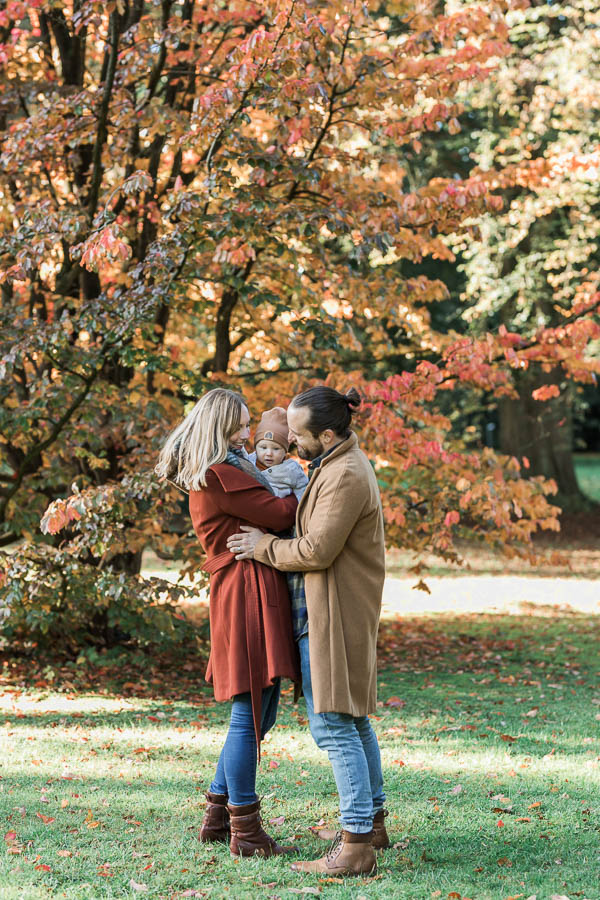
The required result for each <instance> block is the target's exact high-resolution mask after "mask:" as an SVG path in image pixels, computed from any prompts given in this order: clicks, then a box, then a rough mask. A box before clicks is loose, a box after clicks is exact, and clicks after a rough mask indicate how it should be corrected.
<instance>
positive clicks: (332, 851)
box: [327, 831, 342, 862]
mask: <svg viewBox="0 0 600 900" xmlns="http://www.w3.org/2000/svg"><path fill="white" fill-rule="evenodd" d="M341 843H342V832H341V831H338V832H336V835H335V837H334V839H333V843H332V845H331V847H330V848H329V850H328V851H327V862H332V861H333V860H334V859H335V857H336V856H337V853H338V850H339V847H340V844H341Z"/></svg>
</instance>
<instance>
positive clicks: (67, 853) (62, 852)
mask: <svg viewBox="0 0 600 900" xmlns="http://www.w3.org/2000/svg"><path fill="white" fill-rule="evenodd" d="M56 855H57V856H73V854H72V853H71V851H70V850H57V851H56Z"/></svg>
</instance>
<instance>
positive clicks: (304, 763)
mask: <svg viewBox="0 0 600 900" xmlns="http://www.w3.org/2000/svg"><path fill="white" fill-rule="evenodd" d="M599 624H600V622H599V621H598V619H596V618H592V617H583V616H578V615H572V616H565V615H561V616H556V615H545V614H544V610H542V611H541V614H540V615H536V616H535V617H512V618H511V617H500V616H496V617H494V616H485V617H484V616H464V617H454V618H450V617H441V616H438V617H436V618H433V617H432V618H422V619H417V618H407V619H403V620H400V619H398V620H390V621H387V622H385V623H384V626H383V629H382V635H381V656H382V663H383V667H382V671H381V675H380V683H379V695H380V701H379V702H380V706H379V710H378V715H377V716H376V717H375V718H374V725H375V728H376V730H377V732H378V735H379V738H380V741H381V749H382V754H383V763H384V770H385V776H386V787H387V792H388V807H389V809H390V817H389V819H388V827H389V831H390V832H391V835H392V838H393V842H394V848H393V849H391V850H389V851H387V852H385V853H383V854H380V857H379V872H378V875H377V876H376V878H372V879H364V880H363V879H358V880H355V879H348V880H346V881H343V880H334V881H328V880H325V879H319V878H317V877H314V876H304V877H301V876H298V875H296V874H295V873H293V872H291V871H290V870H289V861H288V860H286V861H284V860H281V859H274V860H259V859H248V860H232V859H231V858H230V856H229V852H228V850H227V848H226V847H224V846H220V845H203V844H200V843H199V842H198V840H197V831H198V825H199V822H200V819H201V816H202V806H203V791H204V790H205V789H206V787H207V785H208V783H209V781H210V778H211V775H212V772H213V769H214V765H215V762H216V759H217V755H218V752H219V749H220V746H221V744H222V741H223V738H224V734H225V728H226V720H227V713H228V706H227V705H226V704H214V703H213V702H212V700H211V694H210V692H209V691H208V690H207V689H206V686H204V685H203V684H202V681H201V676H200V670H199V668H198V664H197V663H195V662H194V661H189V662H187V663H186V662H183V663H182V664H180V666H179V667H178V668H174V667H171V668H170V669H169V670H165V669H164V668H161V666H160V665H159V663H158V662H156V661H155V662H154V663H149V664H148V665H147V667H146V668H145V669H137V670H136V669H134V668H132V666H130V665H129V666H127V667H125V669H123V670H121V669H120V668H119V667H118V666H117V665H113V666H108V665H107V666H104V667H102V668H91V667H85V666H83V665H80V666H75V665H73V666H64V667H63V668H62V669H59V668H51V667H47V668H44V666H43V665H41V664H40V665H39V666H37V667H36V666H34V665H33V664H30V665H24V664H23V663H22V662H19V661H13V660H10V659H6V660H5V661H4V669H3V672H4V676H3V679H2V681H1V682H0V689H1V691H2V694H1V696H0V703H1V704H2V709H1V710H0V725H1V726H2V727H1V728H0V742H1V743H0V761H1V763H0V775H1V779H0V802H1V806H0V815H1V817H2V825H3V829H2V836H3V838H4V839H3V841H2V843H3V845H4V846H3V849H2V852H1V854H0V896H1V897H2V900H17V898H18V900H29V898H49V897H50V898H61V897H65V898H69V900H71V898H109V897H115V898H116V897H119V898H122V897H137V896H144V895H145V896H148V897H156V898H159V897H164V898H173V900H175V898H183V897H210V898H221V897H232V898H245V897H248V898H264V900H268V898H271V900H274V898H293V897H295V896H311V895H317V894H318V895H319V896H323V897H326V898H331V900H341V898H353V900H360V898H369V900H374V898H407V900H408V898H411V900H429V898H437V897H440V898H444V900H445V898H448V897H450V898H458V897H459V895H460V897H461V898H463V900H465V898H472V900H488V898H489V900H507V898H523V900H525V898H531V897H532V896H536V897H537V900H550V898H551V897H553V895H557V896H558V897H568V898H570V900H574V898H584V897H585V898H589V900H598V897H600V888H599V884H600V882H599V876H600V841H599V829H600V815H599V813H600V768H599V761H600V739H599V737H600V735H599V729H598V726H599V719H600V683H599V680H598V675H599V674H600V672H599V670H600V659H599V651H598V646H599V640H598V639H599V637H600V635H599ZM303 713H304V708H303V701H301V703H300V706H299V707H298V708H296V707H294V706H293V704H292V700H291V694H290V693H286V694H285V695H284V697H283V703H282V708H281V714H280V718H279V720H278V724H277V726H276V728H275V729H274V730H273V732H272V733H271V736H270V739H269V740H268V741H267V742H266V743H265V745H264V753H263V761H262V765H261V771H260V776H259V791H260V793H261V794H262V796H263V809H264V818H265V820H266V822H267V823H268V821H269V819H277V822H276V823H275V824H271V825H268V824H267V827H268V829H269V830H270V831H271V833H272V834H273V835H274V836H275V837H276V838H277V839H278V840H281V841H288V840H289V839H291V838H293V839H294V840H295V841H296V842H297V843H299V845H300V846H301V849H302V853H303V855H304V856H305V857H308V858H311V857H314V856H315V855H317V853H318V851H320V850H321V848H322V847H324V846H326V845H322V844H320V843H319V842H318V841H317V840H316V839H315V838H314V837H313V836H312V835H311V834H310V832H309V831H308V828H309V826H310V825H314V824H316V823H317V822H319V821H320V820H321V819H323V820H325V821H327V822H328V823H329V822H335V820H336V815H337V811H336V793H335V786H334V783H333V780H332V776H331V771H330V768H329V765H328V763H327V759H326V757H325V756H324V755H323V754H322V753H321V752H320V751H318V750H317V749H316V748H315V746H314V744H313V743H312V740H311V738H310V735H309V734H308V732H307V728H306V724H305V721H304V718H303ZM280 817H283V819H281V818H280ZM0 837H1V836H0Z"/></svg>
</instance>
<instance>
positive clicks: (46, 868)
mask: <svg viewBox="0 0 600 900" xmlns="http://www.w3.org/2000/svg"><path fill="white" fill-rule="evenodd" d="M36 869H41V871H42V872H51V871H52V869H51V867H50V866H48V865H46V863H40V864H39V866H36Z"/></svg>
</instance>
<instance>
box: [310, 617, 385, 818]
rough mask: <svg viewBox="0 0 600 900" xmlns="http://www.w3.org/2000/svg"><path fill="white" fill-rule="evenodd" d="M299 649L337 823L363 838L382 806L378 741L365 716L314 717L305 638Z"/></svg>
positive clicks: (313, 727) (313, 729) (313, 728)
mask: <svg viewBox="0 0 600 900" xmlns="http://www.w3.org/2000/svg"><path fill="white" fill-rule="evenodd" d="M298 647H299V649H300V664H301V666H302V690H303V691H304V697H305V699H306V709H307V711H308V724H309V727H310V733H311V734H312V736H313V738H314V739H315V742H316V744H317V747H320V748H321V750H326V751H327V753H328V755H329V761H330V763H331V767H332V769H333V777H334V778H335V783H336V785H337V789H338V794H339V795H340V822H341V823H342V827H343V828H344V829H345V830H346V831H352V832H353V833H354V834H365V833H366V832H367V831H371V829H372V827H373V816H374V814H375V813H376V812H378V811H379V810H380V809H382V808H383V805H384V803H385V794H384V792H383V774H382V771H381V755H380V753H379V744H378V743H377V737H376V735H375V732H374V731H373V729H372V728H371V723H370V722H369V717H368V716H350V715H348V714H347V713H336V712H326V713H315V708H314V704H313V692H312V681H311V677H310V659H309V655H308V635H307V634H306V635H304V636H303V637H301V638H300V640H299V641H298Z"/></svg>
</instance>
